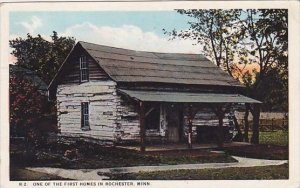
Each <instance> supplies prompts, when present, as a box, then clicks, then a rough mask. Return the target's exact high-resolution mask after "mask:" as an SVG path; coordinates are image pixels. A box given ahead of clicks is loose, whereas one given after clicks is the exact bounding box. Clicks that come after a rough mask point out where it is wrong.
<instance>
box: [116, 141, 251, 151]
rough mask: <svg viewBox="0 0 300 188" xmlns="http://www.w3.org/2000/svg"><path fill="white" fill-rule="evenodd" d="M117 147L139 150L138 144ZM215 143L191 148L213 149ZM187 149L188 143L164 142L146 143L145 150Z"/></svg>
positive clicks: (244, 143)
mask: <svg viewBox="0 0 300 188" xmlns="http://www.w3.org/2000/svg"><path fill="white" fill-rule="evenodd" d="M245 145H251V144H250V143H247V142H230V143H224V144H223V147H233V146H245ZM116 147H117V148H123V149H129V150H136V151H140V146H139V145H130V146H124V145H120V146H116ZM217 147H218V146H217V144H213V143H212V144H197V143H195V144H193V148H192V149H214V148H217ZM186 149H189V148H188V145H187V144H185V143H166V144H155V145H146V151H167V150H186Z"/></svg>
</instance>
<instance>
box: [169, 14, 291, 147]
mask: <svg viewBox="0 0 300 188" xmlns="http://www.w3.org/2000/svg"><path fill="white" fill-rule="evenodd" d="M177 12H179V13H180V14H184V15H187V16H189V17H191V18H193V21H191V22H188V24H189V25H190V27H189V29H187V30H181V31H179V32H178V31H177V30H173V31H172V32H166V31H165V33H166V34H169V35H171V36H172V37H173V38H176V37H179V38H182V39H188V38H189V39H194V40H195V42H196V44H200V45H203V52H204V54H205V55H206V56H208V57H210V58H211V59H212V60H213V61H214V62H215V63H216V65H217V66H219V67H221V68H223V69H224V70H226V71H227V72H228V73H229V74H230V75H231V76H235V75H236V73H240V74H239V75H240V80H241V81H242V83H244V84H245V85H246V87H247V89H246V93H247V95H249V96H251V97H253V98H255V99H258V100H260V101H263V102H266V103H267V104H268V106H278V105H277V104H278V103H280V102H282V101H285V102H284V103H283V104H284V105H287V78H288V76H287V75H288V32H287V30H288V25H287V23H288V14H287V10H286V9H258V10H253V9H249V10H245V11H242V10H215V9H211V10H177ZM251 64H257V65H258V67H259V68H258V70H256V71H253V73H250V72H249V71H244V69H245V68H246V67H247V68H249V65H251ZM270 81H276V82H275V83H280V86H283V87H282V88H278V86H277V87H276V88H277V89H274V88H272V87H267V85H268V84H270V83H269V82H270ZM273 83H274V82H273ZM266 88H268V89H266ZM274 95H276V97H275V96H274ZM280 95H283V97H280ZM270 97H272V98H271V100H270ZM272 108H273V109H274V107H271V109H272ZM282 109H287V107H286V106H284V107H283V108H282ZM247 110H250V112H251V113H252V115H253V116H254V120H255V121H254V126H253V128H254V129H255V132H254V134H253V136H252V140H251V141H252V142H253V143H258V124H259V122H258V121H259V108H258V106H257V105H255V106H253V107H251V106H250V105H247V108H246V111H247ZM246 114H247V113H246ZM245 119H248V117H245ZM246 139H247V138H246Z"/></svg>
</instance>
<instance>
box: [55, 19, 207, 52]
mask: <svg viewBox="0 0 300 188" xmlns="http://www.w3.org/2000/svg"><path fill="white" fill-rule="evenodd" d="M60 35H64V36H73V37H75V38H76V40H77V41H86V42H92V43H96V44H101V45H107V46H114V47H120V48H127V49H132V50H142V51H154V52H173V53H176V52H177V53H201V49H202V47H201V46H199V45H196V46H195V45H193V43H194V41H192V40H179V39H176V40H168V37H167V36H166V37H160V36H158V35H157V34H155V33H154V32H144V31H143V30H142V29H141V28H139V27H137V26H134V25H123V26H121V27H109V26H96V25H94V24H92V23H90V22H84V23H81V24H76V25H73V26H71V27H69V28H67V29H66V30H65V31H64V32H63V33H60Z"/></svg>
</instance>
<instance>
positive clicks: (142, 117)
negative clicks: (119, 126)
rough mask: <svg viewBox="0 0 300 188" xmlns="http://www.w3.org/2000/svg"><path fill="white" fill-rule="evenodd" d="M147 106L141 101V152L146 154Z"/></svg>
mask: <svg viewBox="0 0 300 188" xmlns="http://www.w3.org/2000/svg"><path fill="white" fill-rule="evenodd" d="M145 131H146V130H145V104H144V103H143V102H142V101H140V151H141V152H144V151H145V150H146V147H145V137H146V132H145Z"/></svg>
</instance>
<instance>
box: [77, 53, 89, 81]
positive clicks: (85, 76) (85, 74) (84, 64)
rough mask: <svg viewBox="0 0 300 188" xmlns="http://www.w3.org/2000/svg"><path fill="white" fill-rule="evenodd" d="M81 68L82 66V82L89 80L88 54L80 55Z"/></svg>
mask: <svg viewBox="0 0 300 188" xmlns="http://www.w3.org/2000/svg"><path fill="white" fill-rule="evenodd" d="M79 68H80V82H88V81H89V64H88V61H87V58H86V56H84V55H82V56H80V57H79Z"/></svg>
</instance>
